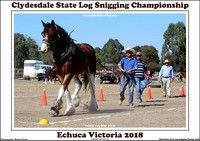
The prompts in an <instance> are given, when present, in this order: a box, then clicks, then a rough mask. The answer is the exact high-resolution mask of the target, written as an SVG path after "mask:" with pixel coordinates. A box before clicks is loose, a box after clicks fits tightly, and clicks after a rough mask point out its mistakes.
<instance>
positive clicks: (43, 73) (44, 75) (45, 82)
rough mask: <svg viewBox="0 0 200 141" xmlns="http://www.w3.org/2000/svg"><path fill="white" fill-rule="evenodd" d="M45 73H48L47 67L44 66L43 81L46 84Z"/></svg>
mask: <svg viewBox="0 0 200 141" xmlns="http://www.w3.org/2000/svg"><path fill="white" fill-rule="evenodd" d="M45 74H46V67H43V68H42V76H43V83H45V84H46V81H45Z"/></svg>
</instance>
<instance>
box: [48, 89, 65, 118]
mask: <svg viewBox="0 0 200 141" xmlns="http://www.w3.org/2000/svg"><path fill="white" fill-rule="evenodd" d="M64 92H65V91H64V87H63V86H61V87H60V90H59V92H58V98H57V100H56V104H55V106H52V107H51V111H50V114H51V115H52V116H57V115H58V114H59V110H60V109H61V108H62V107H61V105H62V97H63V95H64Z"/></svg>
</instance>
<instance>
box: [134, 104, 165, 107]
mask: <svg viewBox="0 0 200 141" xmlns="http://www.w3.org/2000/svg"><path fill="white" fill-rule="evenodd" d="M150 106H165V104H148V105H137V106H135V107H150Z"/></svg>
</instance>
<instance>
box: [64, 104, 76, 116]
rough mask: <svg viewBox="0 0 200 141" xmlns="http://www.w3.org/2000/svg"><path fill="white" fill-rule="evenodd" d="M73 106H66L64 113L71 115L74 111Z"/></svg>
mask: <svg viewBox="0 0 200 141" xmlns="http://www.w3.org/2000/svg"><path fill="white" fill-rule="evenodd" d="M75 111H76V110H75V108H74V106H71V107H70V108H67V109H66V110H65V115H66V116H71V115H73V114H74V113H75Z"/></svg>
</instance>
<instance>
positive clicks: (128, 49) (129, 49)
mask: <svg viewBox="0 0 200 141" xmlns="http://www.w3.org/2000/svg"><path fill="white" fill-rule="evenodd" d="M125 51H126V52H127V51H131V52H132V53H133V54H135V50H134V49H132V48H130V47H127V49H126V50H125Z"/></svg>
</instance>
